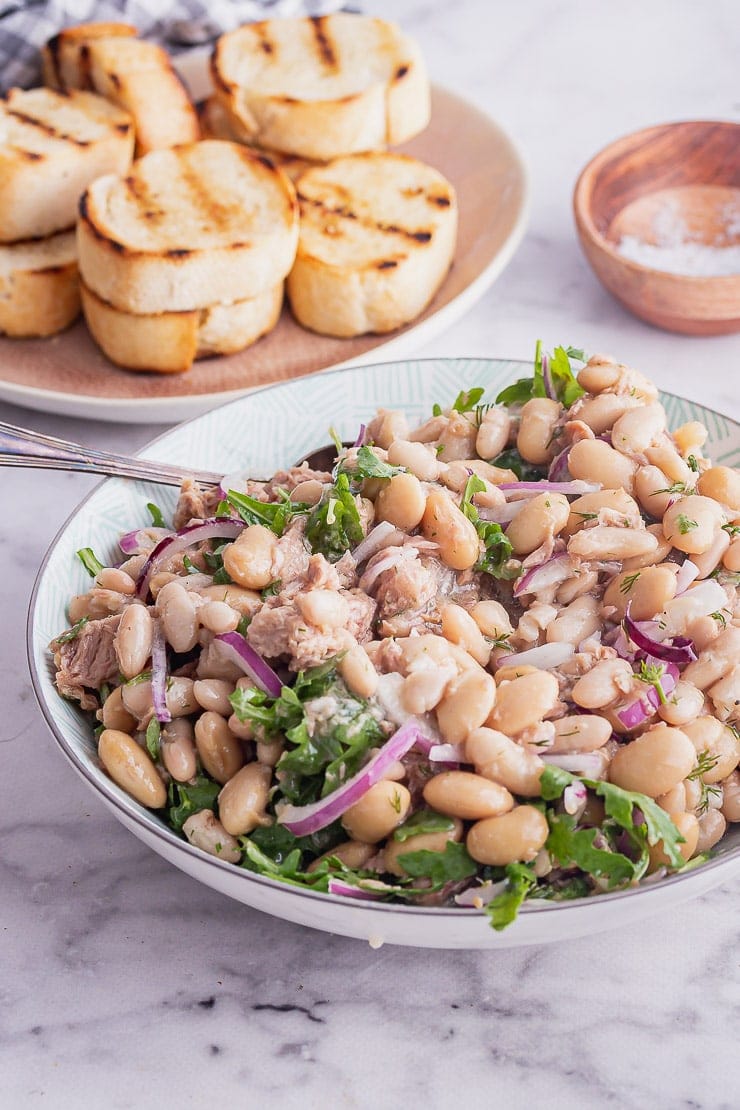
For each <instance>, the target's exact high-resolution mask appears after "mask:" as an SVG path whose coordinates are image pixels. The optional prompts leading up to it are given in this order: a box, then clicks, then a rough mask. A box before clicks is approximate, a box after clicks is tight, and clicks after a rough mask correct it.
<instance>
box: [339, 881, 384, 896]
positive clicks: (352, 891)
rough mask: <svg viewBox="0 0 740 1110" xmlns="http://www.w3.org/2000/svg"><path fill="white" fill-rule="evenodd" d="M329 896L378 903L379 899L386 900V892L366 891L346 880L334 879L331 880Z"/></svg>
mask: <svg viewBox="0 0 740 1110" xmlns="http://www.w3.org/2000/svg"><path fill="white" fill-rule="evenodd" d="M329 894H340V895H341V896H342V897H343V898H359V899H361V900H364V901H369V902H377V900H378V899H379V898H385V892H384V891H382V890H366V889H365V888H364V887H360V886H353V885H352V883H347V882H345V881H344V879H334V878H331V879H329Z"/></svg>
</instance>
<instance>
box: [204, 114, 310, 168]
mask: <svg viewBox="0 0 740 1110" xmlns="http://www.w3.org/2000/svg"><path fill="white" fill-rule="evenodd" d="M198 122H199V124H200V133H201V135H202V136H203V138H204V139H226V140H227V141H228V142H233V143H244V145H245V146H248V147H249V149H250V150H253V151H254V153H255V154H263V155H265V156H266V157H267V158H269V159H270V161H271V162H272V164H273V166H278V167H279V168H280V169H281V170H282V171H283V173H287V175H288V177H289V178H290V180H291V181H296V180H297V179H298V178H299V177H300V176H301V174H302V173H305V172H306V170H310V169H311V167H312V166H315V165H316V163H315V162H312V161H311V160H310V159H309V158H298V157H297V156H296V155H295V154H283V153H282V152H281V151H279V150H264V149H263V148H262V147H258V146H256V145H255V144H254V143H250V142H249V139H248V137H247V136H246V133H245V131H244V128H243V127H242V125H241V124H240V123H239V120H238V119H236V118H235V117H234V116H232V115H231V113H230V112H229V110H228V108H227V107H226V106H225V105H224V104H223V103H222V102H221V101H220V100H219V99H218V97H217V96H209V97H208V99H207V100H204V101H202V102H201V104H200V105H199V106H198Z"/></svg>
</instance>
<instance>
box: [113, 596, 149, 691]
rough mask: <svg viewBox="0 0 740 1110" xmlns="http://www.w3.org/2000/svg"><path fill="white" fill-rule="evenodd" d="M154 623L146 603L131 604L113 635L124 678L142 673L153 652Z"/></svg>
mask: <svg viewBox="0 0 740 1110" xmlns="http://www.w3.org/2000/svg"><path fill="white" fill-rule="evenodd" d="M153 635H154V625H153V623H152V618H151V614H150V613H149V610H148V609H147V608H146V607H145V606H144V605H129V606H127V608H126V609H125V610H124V612H123V613H122V615H121V621H120V624H119V625H118V628H117V630H116V634H115V636H114V637H113V647H114V649H115V653H116V658H117V660H118V666H119V667H120V669H121V674H122V675H123V677H124V678H135V677H136V675H137V674H141V672H142V671H143V670H144V668H145V667H146V664H147V660H148V658H149V656H150V655H151V654H152V637H153Z"/></svg>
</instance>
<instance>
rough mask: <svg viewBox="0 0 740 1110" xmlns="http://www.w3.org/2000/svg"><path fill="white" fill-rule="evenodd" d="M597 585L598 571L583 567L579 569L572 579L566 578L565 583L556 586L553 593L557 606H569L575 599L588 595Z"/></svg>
mask: <svg viewBox="0 0 740 1110" xmlns="http://www.w3.org/2000/svg"><path fill="white" fill-rule="evenodd" d="M598 583H599V572H598V571H596V570H587V569H586V567H583V566H582V567H579V569H578V570H577V571H576V572H575V573H574V575H573V577H572V578H566V580H565V582H562V583H561V584H560V585H559V586H558V588H557V590H556V592H555V601H556V602H557V604H558V605H570V603H571V602H572V601H575V600H576V598H579V597H583V596H584V595H585V594H590V593H591V591H592V590H593V589H594V587H595V586H597V585H598Z"/></svg>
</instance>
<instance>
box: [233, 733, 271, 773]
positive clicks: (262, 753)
mask: <svg viewBox="0 0 740 1110" xmlns="http://www.w3.org/2000/svg"><path fill="white" fill-rule="evenodd" d="M229 727H231V726H229ZM284 751H285V744H284V743H283V741H282V739H281V738H280V737H279V736H278V737H276V738H275V739H274V740H270V741H267V740H258V741H257V761H258V762H259V763H264V765H265V766H266V767H277V765H278V763H279V761H280V756H281V755H282V754H283V752H284Z"/></svg>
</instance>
